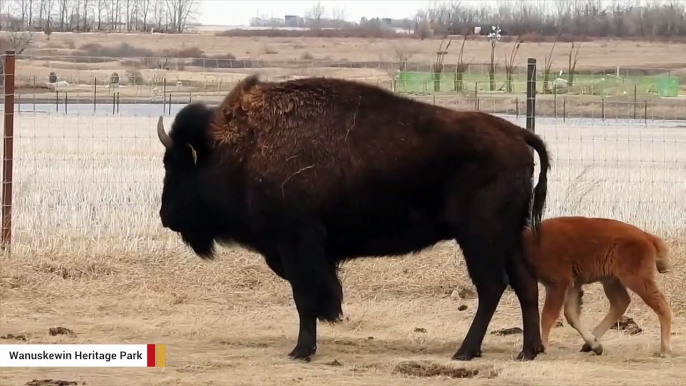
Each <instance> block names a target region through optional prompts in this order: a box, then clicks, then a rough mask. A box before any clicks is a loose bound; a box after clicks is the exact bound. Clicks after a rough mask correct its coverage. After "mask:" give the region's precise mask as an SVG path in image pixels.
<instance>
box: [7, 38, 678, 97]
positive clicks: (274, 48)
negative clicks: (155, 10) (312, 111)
mask: <svg viewBox="0 0 686 386" xmlns="http://www.w3.org/2000/svg"><path fill="white" fill-rule="evenodd" d="M103 36H104V35H103V34H70V33H62V34H53V35H52V37H51V39H50V41H47V40H46V38H45V36H44V35H42V34H36V35H35V43H34V45H33V46H32V47H31V49H28V50H26V51H25V52H24V54H23V56H24V57H26V58H29V57H30V58H32V59H27V60H20V61H19V62H18V64H17V74H18V78H17V80H18V82H20V84H21V86H22V88H23V90H22V91H21V93H22V94H23V95H24V96H26V95H27V94H28V93H33V92H38V93H43V92H47V91H48V90H47V87H46V86H45V82H46V81H47V79H48V75H49V73H50V72H52V71H54V72H55V73H56V74H57V76H58V78H59V79H60V80H66V81H68V82H69V83H70V86H68V87H67V88H66V89H65V90H67V91H69V93H70V94H71V95H72V96H73V97H74V98H78V99H90V98H91V96H92V93H93V90H92V86H90V85H92V84H93V82H94V79H97V80H98V84H99V85H103V86H102V87H101V89H100V90H99V91H98V92H99V94H98V95H103V94H104V95H106V91H105V90H104V85H106V80H107V79H109V76H110V75H111V74H112V72H117V73H119V75H120V77H121V83H122V85H130V84H131V83H132V82H131V81H130V78H131V76H134V77H140V78H141V79H140V81H139V82H138V83H139V84H141V85H140V86H137V87H129V88H121V89H120V90H119V91H120V92H121V93H122V98H124V99H126V98H133V97H134V96H137V97H138V98H150V97H152V96H153V95H154V94H155V93H159V92H160V91H161V84H160V82H161V79H162V78H166V79H167V82H168V84H167V86H168V87H170V89H169V90H168V92H173V93H175V94H183V93H188V92H190V91H192V92H193V93H194V94H195V95H207V94H208V92H209V93H211V92H214V91H216V92H217V93H218V94H222V93H225V92H227V91H228V89H229V88H230V87H231V85H232V84H233V83H234V82H235V81H236V80H237V79H240V78H242V77H244V76H246V75H247V74H249V73H251V72H252V71H257V72H259V73H261V74H262V75H263V76H265V77H267V78H270V79H284V78H289V77H297V76H327V77H344V78H351V79H359V80H365V81H369V82H378V83H382V84H385V83H388V82H390V78H389V69H388V68H380V67H379V64H378V62H379V61H382V62H389V63H390V64H388V65H392V64H393V62H396V59H397V47H402V50H404V51H406V53H410V52H411V53H412V57H411V59H410V60H409V61H408V64H407V65H408V68H409V69H412V68H414V67H413V66H417V65H420V64H422V65H427V64H429V63H431V62H432V61H433V58H434V57H435V54H436V50H437V49H438V46H439V43H440V40H436V39H426V40H418V39H390V40H389V39H361V38H269V37H221V36H215V35H212V34H208V33H199V34H184V35H151V34H108V35H107V36H106V38H104V37H103ZM122 44H126V45H127V46H126V49H125V50H120V49H118V48H117V47H120V46H121V45H122ZM551 45H552V43H528V42H527V43H522V45H521V47H520V51H519V55H518V57H519V58H520V59H519V60H518V61H515V63H514V66H515V68H516V69H515V70H514V72H515V73H524V71H525V63H526V58H529V57H535V58H538V60H539V62H541V63H542V62H543V58H544V57H545V55H547V54H549V52H550V48H551ZM511 46H512V44H511V43H501V44H499V45H498V48H497V49H496V60H498V61H499V63H501V64H502V63H503V60H504V58H505V57H506V56H507V55H508V54H509V52H510V51H511V48H512V47H511ZM568 46H569V43H562V42H560V43H558V44H557V46H556V49H555V51H554V55H553V65H552V67H551V72H552V73H557V72H558V71H559V70H565V71H566V65H567V58H566V56H565V55H567V54H568V51H569V50H568ZM88 47H91V48H92V47H97V49H91V50H89V49H87V48H88ZM683 47H684V45H682V44H675V43H655V42H654V43H651V42H634V41H624V40H599V41H591V42H584V44H583V48H582V49H581V51H580V53H579V64H578V66H577V71H586V70H591V69H594V70H595V71H598V70H606V71H614V69H615V68H616V66H620V70H621V69H622V68H625V67H632V68H643V69H661V70H659V72H660V73H664V74H667V73H669V74H671V75H685V74H686V70H684V68H686V50H685V49H683ZM198 48H200V49H201V50H202V51H201V52H202V55H204V56H206V57H208V58H209V59H192V58H190V57H188V56H189V55H190V56H198V53H199V52H200V50H199V49H198ZM113 51H114V53H113ZM89 52H90V55H92V56H93V57H92V58H89V57H88V56H84V55H89ZM194 52H195V53H196V54H193V53H194ZM103 53H106V54H107V55H112V56H115V57H114V58H112V59H111V60H110V61H106V62H103V61H102V57H101V56H102V55H103ZM170 53H179V55H182V56H184V58H182V59H173V58H172V59H169V60H168V61H164V63H165V65H164V67H166V68H168V69H166V68H161V69H160V68H157V67H158V60H157V59H148V60H144V61H141V60H140V59H139V58H134V59H132V58H125V57H123V56H132V55H133V56H141V55H142V56H148V55H154V56H160V55H165V56H167V55H170ZM458 54H459V50H454V51H451V52H449V53H448V54H447V55H446V56H445V64H446V68H452V66H454V65H455V63H456V62H457V59H458ZM122 55H123V56H122ZM464 55H465V58H466V60H471V59H473V63H474V64H475V66H476V65H477V64H479V63H482V64H483V63H486V62H487V60H488V57H489V55H490V45H489V43H488V42H486V41H485V40H483V39H481V40H468V41H467V42H466V44H465V54H464ZM214 57H223V58H230V57H235V58H238V59H247V61H246V62H243V61H240V62H232V63H233V64H231V65H228V64H227V63H229V62H227V61H216V60H212V59H211V58H214ZM302 58H311V59H309V60H311V61H312V62H311V63H310V62H308V61H303V59H302ZM252 61H268V62H270V63H271V64H270V65H269V66H268V67H265V68H254V69H253V68H252V67H256V65H255V64H253V62H252ZM283 61H290V63H288V64H283V65H282V64H278V63H274V62H283ZM323 61H326V62H328V64H326V65H325V64H324V63H323ZM296 62H297V63H296ZM233 66H237V67H239V68H226V67H233ZM257 67H259V66H257ZM500 67H502V65H499V68H500ZM427 71H428V70H427ZM479 71H481V72H485V71H486V67H483V68H482V69H481V70H479V68H478V67H475V68H474V69H472V70H470V72H479ZM498 71H500V70H498ZM390 72H391V73H393V71H390ZM130 74H133V75H130ZM34 77H35V79H36V83H37V87H38V90H34V88H35V87H33V80H34ZM154 79H160V81H158V82H157V84H155V85H154V86H155V87H156V88H157V89H158V90H157V91H154V90H153V89H152V88H153V86H151V83H155V82H154ZM179 82H180V83H181V85H180V86H178V88H177V84H178V83H179ZM132 94H134V95H132Z"/></svg>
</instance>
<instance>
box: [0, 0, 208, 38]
mask: <svg viewBox="0 0 686 386" xmlns="http://www.w3.org/2000/svg"><path fill="white" fill-rule="evenodd" d="M198 8H199V1H198V0H0V28H2V30H4V31H33V32H46V33H51V32H150V31H159V32H165V33H182V32H184V31H185V30H186V29H187V27H188V26H189V24H190V23H193V22H194V21H195V18H196V17H197V13H198Z"/></svg>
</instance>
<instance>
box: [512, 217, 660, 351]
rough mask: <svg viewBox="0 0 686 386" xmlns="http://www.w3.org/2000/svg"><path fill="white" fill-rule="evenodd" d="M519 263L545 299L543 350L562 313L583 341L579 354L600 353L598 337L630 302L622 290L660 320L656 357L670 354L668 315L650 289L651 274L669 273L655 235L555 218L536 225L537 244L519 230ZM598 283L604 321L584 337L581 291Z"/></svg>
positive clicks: (610, 223)
mask: <svg viewBox="0 0 686 386" xmlns="http://www.w3.org/2000/svg"><path fill="white" fill-rule="evenodd" d="M524 254H525V260H526V261H527V262H529V263H530V264H531V265H533V266H534V270H535V271H536V275H537V277H538V280H539V282H541V284H543V285H544V286H545V289H546V298H545V305H544V306H543V312H542V315H541V329H542V332H541V335H542V339H543V345H544V347H545V351H546V352H547V351H548V337H549V335H550V329H551V327H552V326H553V324H554V323H555V321H556V320H557V318H558V317H559V315H560V310H561V309H562V307H563V304H564V309H565V311H564V312H565V318H566V319H567V322H568V323H569V325H570V326H572V327H573V328H574V329H576V330H577V331H578V332H579V334H580V335H581V337H582V338H583V339H584V341H585V342H586V343H585V344H584V346H583V347H582V349H581V351H584V352H588V351H593V352H595V353H596V354H598V355H600V354H602V351H603V348H602V346H601V345H600V343H599V340H600V338H601V337H602V336H603V334H604V333H605V332H606V331H607V330H608V329H609V328H610V326H611V325H612V324H614V323H616V322H617V320H618V319H619V318H620V317H621V316H622V315H623V314H624V312H625V311H626V309H627V307H628V306H629V303H630V301H631V298H630V297H629V294H628V293H627V291H626V288H627V287H628V288H629V289H631V290H632V291H634V292H635V293H636V294H638V295H639V296H640V297H641V299H643V301H644V302H645V303H646V304H647V305H648V306H650V307H651V308H652V309H653V310H654V311H655V313H656V314H657V316H658V318H659V319H660V327H661V329H662V338H661V350H660V351H661V353H662V354H663V355H669V354H671V351H672V349H671V344H670V329H671V310H670V308H669V305H668V303H667V301H666V299H665V296H664V295H663V294H662V292H661V291H660V290H659V289H658V287H657V285H656V284H655V280H654V276H655V269H656V268H657V271H658V272H660V273H665V272H667V269H668V268H669V250H668V248H667V246H666V245H665V243H664V242H663V241H662V240H661V239H660V238H659V237H657V236H655V235H652V234H650V233H648V232H645V231H643V230H641V229H639V228H637V227H635V226H633V225H629V224H626V223H623V222H621V221H617V220H610V219H603V218H587V217H558V218H551V219H547V220H544V221H543V222H542V223H541V239H540V243H539V242H536V241H535V239H534V238H533V237H532V235H531V231H530V230H529V229H526V230H525V231H524ZM598 281H599V282H601V283H602V285H603V288H604V290H605V295H606V296H607V298H608V300H609V301H610V310H609V311H608V313H607V315H606V316H605V318H604V319H603V320H602V321H601V322H600V323H599V324H598V325H597V326H596V327H595V328H594V329H593V332H592V333H589V332H588V331H587V330H585V329H584V328H583V326H582V325H581V322H580V316H581V296H582V294H583V290H582V286H583V285H584V284H587V283H593V282H598Z"/></svg>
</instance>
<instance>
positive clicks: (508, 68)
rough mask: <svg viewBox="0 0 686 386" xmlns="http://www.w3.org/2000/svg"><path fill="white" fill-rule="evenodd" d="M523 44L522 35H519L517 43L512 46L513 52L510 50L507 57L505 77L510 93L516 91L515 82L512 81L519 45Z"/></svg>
mask: <svg viewBox="0 0 686 386" xmlns="http://www.w3.org/2000/svg"><path fill="white" fill-rule="evenodd" d="M521 45H522V40H521V36H517V40H515V44H514V46H513V47H512V52H510V57H509V58H505V78H506V86H505V87H506V89H507V92H508V93H512V92H514V87H513V82H512V73H513V72H514V68H515V64H514V63H515V59H516V58H517V52H518V51H519V46H521Z"/></svg>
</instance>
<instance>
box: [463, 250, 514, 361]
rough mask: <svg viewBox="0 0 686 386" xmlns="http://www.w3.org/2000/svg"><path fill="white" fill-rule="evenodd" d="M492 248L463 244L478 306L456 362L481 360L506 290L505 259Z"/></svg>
mask: <svg viewBox="0 0 686 386" xmlns="http://www.w3.org/2000/svg"><path fill="white" fill-rule="evenodd" d="M489 244H490V243H489V242H487V241H485V240H483V241H478V240H464V241H463V242H462V243H461V248H462V251H463V254H464V257H465V262H466V263H467V270H468V272H469V276H470V277H471V279H472V282H473V283H474V286H475V287H476V291H477V295H478V298H479V305H478V307H477V309H476V315H474V320H472V324H471V326H470V327H469V331H467V335H466V336H465V338H464V340H463V341H462V345H461V346H460V348H459V349H458V350H457V352H456V353H455V355H453V359H454V360H460V361H469V360H472V359H473V358H475V357H481V343H482V342H483V339H484V336H485V335H486V330H487V329H488V325H489V324H490V323H491V319H492V318H493V314H494V313H495V310H496V308H497V307H498V303H499V302H500V298H501V297H502V295H503V292H504V291H505V288H506V287H507V277H506V272H505V264H504V260H505V259H504V256H502V255H501V256H498V254H497V253H496V252H495V251H494V250H493V248H491V247H490V245H489Z"/></svg>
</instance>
